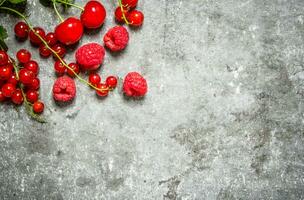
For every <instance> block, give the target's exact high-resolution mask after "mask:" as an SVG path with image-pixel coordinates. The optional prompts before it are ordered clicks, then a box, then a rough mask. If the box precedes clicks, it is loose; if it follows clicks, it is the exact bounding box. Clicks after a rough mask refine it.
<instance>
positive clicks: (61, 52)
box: [52, 43, 66, 59]
mask: <svg viewBox="0 0 304 200" xmlns="http://www.w3.org/2000/svg"><path fill="white" fill-rule="evenodd" d="M52 49H53V50H54V51H55V52H56V53H57V54H58V55H59V57H60V58H63V57H64V56H65V54H66V49H65V47H64V46H63V45H62V44H60V43H58V44H55V45H54V46H52ZM53 56H54V58H55V59H58V58H57V56H56V55H55V54H54V55H53Z"/></svg>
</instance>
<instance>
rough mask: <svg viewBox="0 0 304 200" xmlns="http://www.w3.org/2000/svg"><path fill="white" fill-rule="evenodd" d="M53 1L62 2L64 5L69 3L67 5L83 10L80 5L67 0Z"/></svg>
mask: <svg viewBox="0 0 304 200" xmlns="http://www.w3.org/2000/svg"><path fill="white" fill-rule="evenodd" d="M54 1H56V2H59V3H62V4H66V5H69V6H73V7H75V8H78V9H80V10H82V11H84V8H83V7H81V6H79V5H77V4H73V3H69V2H66V1H62V0H54Z"/></svg>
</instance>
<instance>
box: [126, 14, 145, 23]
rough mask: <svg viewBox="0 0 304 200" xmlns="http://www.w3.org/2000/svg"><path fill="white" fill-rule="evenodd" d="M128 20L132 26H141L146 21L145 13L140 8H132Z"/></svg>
mask: <svg viewBox="0 0 304 200" xmlns="http://www.w3.org/2000/svg"><path fill="white" fill-rule="evenodd" d="M127 20H128V22H129V23H130V25H131V26H141V25H142V24H143V22H144V14H143V13H142V12H140V11H138V10H132V11H131V12H130V13H129V15H128V17H127Z"/></svg>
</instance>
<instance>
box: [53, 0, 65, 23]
mask: <svg viewBox="0 0 304 200" xmlns="http://www.w3.org/2000/svg"><path fill="white" fill-rule="evenodd" d="M53 7H54V10H55V13H56V15H57V16H58V17H59V19H60V21H61V22H63V21H64V19H63V17H62V16H61V15H60V13H59V12H58V10H57V6H56V1H55V0H53Z"/></svg>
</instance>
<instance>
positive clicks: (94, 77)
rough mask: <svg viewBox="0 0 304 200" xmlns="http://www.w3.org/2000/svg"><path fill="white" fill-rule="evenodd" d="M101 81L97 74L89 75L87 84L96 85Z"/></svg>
mask: <svg viewBox="0 0 304 200" xmlns="http://www.w3.org/2000/svg"><path fill="white" fill-rule="evenodd" d="M100 81H101V78H100V76H99V74H96V73H91V74H90V75H89V82H90V83H91V84H92V85H95V86H96V85H98V84H99V83H100Z"/></svg>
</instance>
